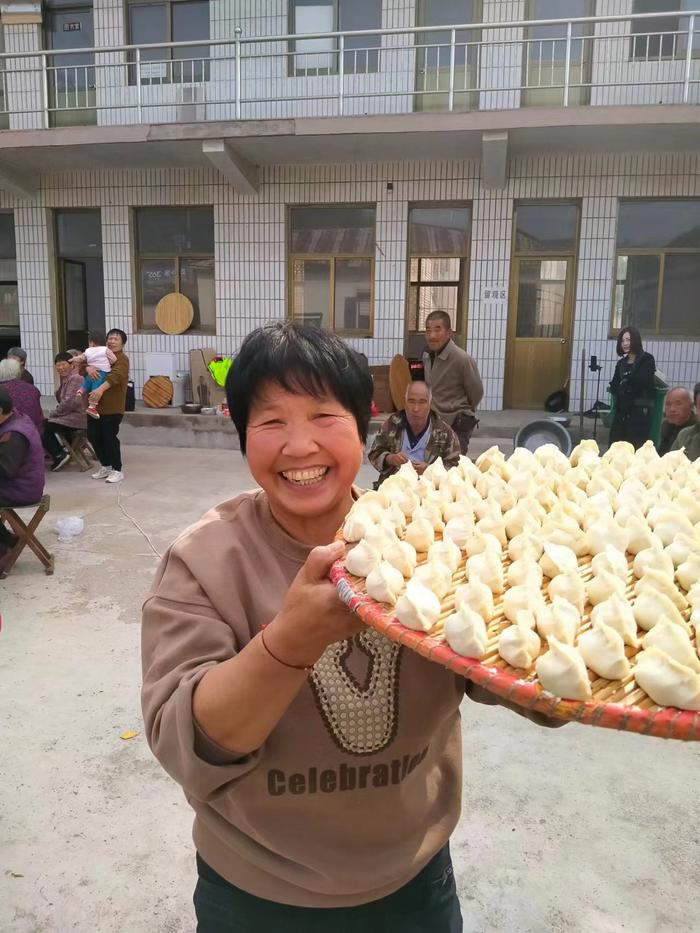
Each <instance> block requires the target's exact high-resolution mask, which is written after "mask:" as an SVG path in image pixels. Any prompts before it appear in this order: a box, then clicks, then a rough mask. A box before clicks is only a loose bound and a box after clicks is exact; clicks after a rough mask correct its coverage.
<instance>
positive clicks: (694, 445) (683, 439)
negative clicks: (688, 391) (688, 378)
mask: <svg viewBox="0 0 700 933" xmlns="http://www.w3.org/2000/svg"><path fill="white" fill-rule="evenodd" d="M693 398H694V400H695V408H696V409H697V407H698V405H700V382H696V383H695V388H694V389H693ZM671 450H685V455H686V457H687V458H688V459H689V460H698V459H700V424H698V421H697V418H696V419H695V421H694V422H693V423H692V424H691V425H690V427H688V428H683V430H682V431H681V432H680V433H679V435H678V437H677V438H676V440H675V441H674V444H673V447H672V448H671Z"/></svg>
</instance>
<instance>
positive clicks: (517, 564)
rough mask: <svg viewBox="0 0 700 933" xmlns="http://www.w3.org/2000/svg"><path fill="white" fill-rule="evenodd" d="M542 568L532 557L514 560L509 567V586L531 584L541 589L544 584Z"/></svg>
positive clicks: (507, 576) (507, 575)
mask: <svg viewBox="0 0 700 933" xmlns="http://www.w3.org/2000/svg"><path fill="white" fill-rule="evenodd" d="M542 577H543V573H542V568H541V567H540V565H539V564H538V563H537V561H535V560H533V559H532V558H531V557H521V558H519V560H514V561H513V562H512V564H511V565H510V566H509V567H508V570H507V573H506V579H507V581H508V585H509V586H522V585H523V584H525V585H526V586H531V587H533V588H534V589H537V590H539V589H540V588H541V586H542Z"/></svg>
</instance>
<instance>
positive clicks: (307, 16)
mask: <svg viewBox="0 0 700 933" xmlns="http://www.w3.org/2000/svg"><path fill="white" fill-rule="evenodd" d="M289 20H290V28H291V32H293V33H294V34H295V35H303V34H304V33H319V32H349V31H352V30H357V29H381V25H382V4H381V0H290V12H289ZM291 45H292V49H291V51H293V52H294V55H293V57H292V66H291V73H292V74H293V75H307V76H313V75H328V74H337V72H338V70H339V52H338V40H337V39H334V38H332V37H328V38H317V39H294V40H293V41H292V43H291ZM380 45H381V37H380V36H346V37H345V38H344V48H345V53H344V55H343V70H344V72H345V74H371V73H373V72H376V71H378V70H379V47H380Z"/></svg>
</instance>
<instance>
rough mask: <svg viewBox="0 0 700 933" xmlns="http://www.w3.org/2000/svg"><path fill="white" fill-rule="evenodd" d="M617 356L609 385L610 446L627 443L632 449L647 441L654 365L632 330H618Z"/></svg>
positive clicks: (635, 330) (628, 328)
mask: <svg viewBox="0 0 700 933" xmlns="http://www.w3.org/2000/svg"><path fill="white" fill-rule="evenodd" d="M617 355H618V356H619V357H620V359H619V360H618V362H617V366H616V367H615V375H614V376H613V377H612V382H611V383H610V393H611V394H612V395H613V396H614V398H615V417H614V419H613V423H612V427H611V428H610V443H611V444H612V443H614V442H615V441H629V442H630V444H633V445H634V447H635V449H636V448H638V447H641V446H642V444H643V443H644V442H645V441H646V440H648V439H649V431H650V429H651V415H652V410H653V407H654V373H655V372H656V361H655V360H654V357H653V356H652V355H651V353H647V352H646V350H644V349H643V347H642V338H641V335H640V333H639V331H638V330H637V328H636V327H623V328H622V330H621V331H620V333H619V334H618V337H617Z"/></svg>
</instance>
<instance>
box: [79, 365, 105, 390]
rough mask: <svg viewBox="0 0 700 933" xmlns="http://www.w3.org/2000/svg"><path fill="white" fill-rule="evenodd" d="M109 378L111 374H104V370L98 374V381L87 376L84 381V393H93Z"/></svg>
mask: <svg viewBox="0 0 700 933" xmlns="http://www.w3.org/2000/svg"><path fill="white" fill-rule="evenodd" d="M107 376H109V373H105V372H102V370H100V371H99V373H98V374H97V379H91V378H90V377H89V376H86V377H85V378H84V379H83V392H92V390H93V389H96V388H97V387H98V386H101V385H102V383H103V382H104V381H105V379H106V378H107Z"/></svg>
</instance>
